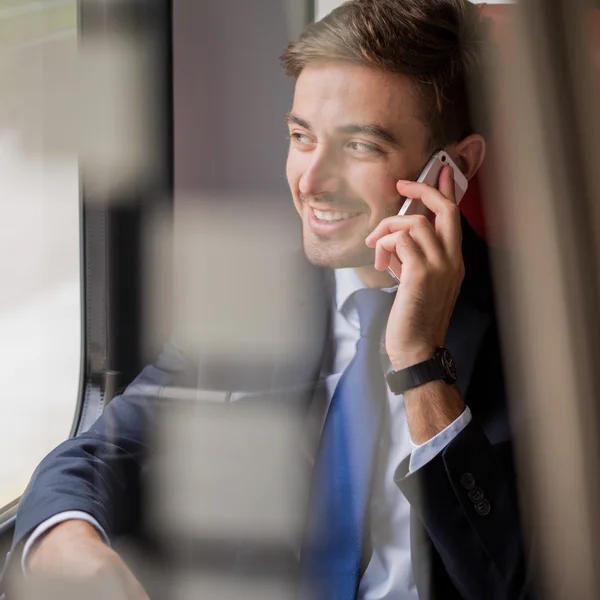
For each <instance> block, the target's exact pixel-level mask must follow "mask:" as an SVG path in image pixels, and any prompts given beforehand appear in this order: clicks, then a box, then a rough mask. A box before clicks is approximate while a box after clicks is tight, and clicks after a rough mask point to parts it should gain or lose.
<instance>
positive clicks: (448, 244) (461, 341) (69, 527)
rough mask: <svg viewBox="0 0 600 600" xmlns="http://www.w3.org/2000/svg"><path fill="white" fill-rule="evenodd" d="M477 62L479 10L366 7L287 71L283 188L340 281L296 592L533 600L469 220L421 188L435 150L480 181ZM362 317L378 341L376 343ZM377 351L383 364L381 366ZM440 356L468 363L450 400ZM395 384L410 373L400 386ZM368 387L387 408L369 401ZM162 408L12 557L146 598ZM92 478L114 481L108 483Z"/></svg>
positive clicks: (69, 474)
mask: <svg viewBox="0 0 600 600" xmlns="http://www.w3.org/2000/svg"><path fill="white" fill-rule="evenodd" d="M483 45H484V44H483V38H482V34H481V32H480V29H479V24H478V11H477V9H476V8H475V7H474V6H472V5H470V4H469V3H468V2H467V1H466V0H353V1H351V2H348V3H346V4H344V5H343V6H342V7H340V8H338V9H337V10H335V11H334V12H333V13H332V14H331V15H329V16H328V17H326V18H325V19H324V20H323V21H321V22H319V23H316V24H313V25H311V26H310V27H309V28H308V29H307V31H306V32H305V33H304V34H303V35H302V36H301V38H300V39H299V40H298V41H296V42H295V43H293V44H291V45H290V47H289V48H288V49H287V50H286V52H285V53H284V55H283V64H284V66H285V68H286V69H287V71H288V73H289V74H290V75H292V76H294V77H296V89H295V96H294V103H293V107H292V110H291V111H290V113H289V114H288V117H287V122H288V127H289V134H290V149H289V156H288V163H287V177H288V182H289V185H290V189H291V192H292V197H293V201H294V204H295V206H296V209H297V211H298V213H299V215H300V216H301V218H302V224H303V239H304V249H305V253H306V256H307V257H308V259H309V260H310V262H311V263H313V264H314V265H317V266H318V267H324V268H326V269H333V270H334V281H335V293H334V294H333V296H334V297H333V298H331V299H330V300H331V302H333V309H334V310H333V314H332V331H333V340H332V341H333V344H332V348H333V356H332V360H331V366H330V368H328V369H325V375H326V376H327V377H326V384H327V385H326V388H327V390H326V392H327V393H326V394H325V399H324V406H322V407H321V408H323V410H322V411H321V412H322V420H321V425H322V436H321V444H320V447H319V450H318V453H317V457H316V463H315V475H314V482H313V495H312V498H311V512H310V515H309V524H308V528H307V543H306V547H305V552H304V554H303V557H302V585H303V586H304V585H305V584H306V587H305V588H303V589H312V591H313V592H314V593H315V594H316V596H317V597H320V598H354V597H358V598H364V599H368V600H371V599H373V600H374V599H384V598H385V599H416V598H420V599H424V598H444V599H447V598H468V599H479V598H485V599H494V598H498V599H500V598H520V597H523V595H524V594H525V591H524V586H525V576H524V558H523V549H522V542H521V533H520V524H519V516H518V507H517V493H516V483H515V475H514V472H513V468H512V460H511V456H512V453H511V446H510V432H509V427H508V419H507V414H506V408H505V406H504V396H503V379H502V369H501V362H500V357H499V350H498V339H497V331H496V326H495V318H494V311H493V303H492V294H491V288H490V281H489V272H488V266H487V257H486V254H485V247H484V245H483V244H482V242H481V240H479V239H478V238H477V237H476V235H475V234H474V233H473V231H472V230H470V228H469V227H468V225H467V224H466V222H464V221H463V222H461V216H460V212H459V209H458V208H457V206H456V204H455V201H454V186H453V178H452V177H453V176H452V172H451V169H448V168H445V169H444V170H443V171H442V174H441V176H440V179H439V185H438V188H435V187H430V186H427V185H425V184H418V183H412V182H411V180H415V179H416V178H417V177H418V175H419V173H420V171H421V170H422V169H423V167H424V165H425V164H426V163H427V161H428V159H429V157H430V156H431V155H432V153H433V152H434V151H436V150H438V149H445V150H446V151H447V152H448V153H449V154H450V155H451V157H452V158H453V160H454V161H455V163H456V164H457V165H458V166H459V168H460V169H461V171H462V172H463V173H464V174H465V175H466V176H467V177H468V178H471V177H473V175H474V174H475V173H476V172H477V170H478V168H479V167H480V165H481V163H482V161H483V159H484V155H485V142H484V139H483V137H482V136H481V135H478V134H477V133H476V132H475V131H474V128H473V125H472V123H471V119H470V111H469V101H468V100H469V98H468V93H467V78H468V77H469V76H475V75H476V74H477V71H478V69H480V68H481V56H480V55H479V51H480V48H481V47H482V46H483ZM403 197H411V198H415V199H418V200H420V201H422V202H423V203H424V204H425V206H427V208H428V209H430V210H431V212H432V213H433V215H434V216H435V218H434V220H433V223H431V222H430V221H429V220H428V219H426V218H424V217H418V216H403V217H399V216H395V215H397V213H398V211H399V208H400V206H401V204H402V200H403ZM392 256H397V257H398V258H399V260H400V261H401V264H402V272H401V284H400V285H399V286H396V285H395V281H394V280H393V279H392V278H391V277H390V275H389V274H388V273H387V270H386V269H387V267H388V265H389V264H390V259H391V257H392ZM463 256H464V259H463ZM365 292H367V293H366V294H365ZM371 292H374V293H371ZM386 302H387V308H381V309H380V310H379V311H374V310H371V309H372V306H373V305H374V304H375V303H380V305H381V306H382V307H383V306H384V305H385V304H386ZM365 307H367V308H368V309H369V310H371V312H372V313H373V314H374V315H375V322H377V323H378V324H379V326H380V328H379V329H377V327H375V329H374V332H375V333H373V332H371V333H369V334H367V333H365V332H364V331H363V330H364V329H365V327H366V320H367V319H366V317H365V315H366V314H367V308H365ZM382 311H383V312H382ZM381 314H383V316H384V318H383V319H381ZM377 319H379V321H377ZM382 330H384V333H383V338H381V337H379V335H380V333H381V332H382ZM373 339H375V340H376V343H375V344H372V343H371V342H372V341H373ZM381 339H383V340H384V349H385V356H383V357H382V356H381V353H380V352H375V353H374V352H373V349H374V348H375V349H376V350H378V349H379V342H380V340H381ZM364 340H370V341H369V343H365V342H364ZM444 346H447V348H448V349H449V351H450V354H452V355H454V359H455V361H456V363H457V365H458V370H459V378H458V381H457V382H456V384H454V383H453V382H454V374H453V373H452V369H451V368H450V367H451V363H450V361H449V359H448V353H444V352H442V353H440V351H439V349H440V348H442V347H444ZM374 355H377V356H376V357H375V358H374ZM440 357H441V358H440ZM442 358H443V359H444V360H445V361H446V362H445V363H444V364H442ZM381 359H383V364H378V365H377V366H376V367H374V366H373V365H375V364H376V362H377V360H379V361H381ZM373 360H375V362H372V361H373ZM183 361H184V358H183V357H181V356H177V355H176V353H175V354H174V351H171V353H170V354H169V355H167V356H165V357H163V358H162V359H161V360H160V361H159V363H158V364H157V365H156V366H155V367H150V368H148V369H146V370H145V371H144V373H143V374H142V376H141V379H140V380H139V381H149V382H159V383H160V382H164V381H166V380H168V376H169V374H170V373H172V372H173V371H177V370H178V369H179V368H180V365H181V363H182V362H183ZM368 361H371V362H368ZM425 361H432V362H431V364H432V365H437V366H438V367H440V365H441V366H445V369H446V370H445V371H436V370H435V369H434V368H433V367H431V368H432V370H430V371H427V373H428V375H427V376H426V377H421V379H420V380H418V381H417V380H416V379H415V380H414V381H416V383H417V384H418V385H416V386H414V387H411V386H410V385H403V386H400V387H398V386H397V383H395V382H397V381H398V380H399V379H400V380H402V379H403V374H404V375H406V373H409V374H410V375H411V377H412V376H414V377H417V375H415V374H416V373H417V371H418V368H417V371H416V370H415V366H416V365H420V364H421V363H423V362H425ZM366 364H368V365H370V367H369V369H367V370H364V371H363V375H362V376H357V372H358V371H357V369H358V367H359V366H360V365H366ZM321 370H322V371H323V370H324V369H321ZM385 372H392V373H394V374H398V375H394V376H392V377H390V379H389V387H387V388H385V387H383V386H385V379H384V373H385ZM421 375H422V374H421ZM367 380H368V381H367ZM367 383H368V384H369V386H370V387H369V389H371V390H375V389H377V390H378V391H377V393H375V392H373V393H370V392H369V393H366V392H365V393H360V392H359V391H358V390H362V389H363V387H362V386H364V385H366V384H367ZM377 395H379V397H375V396H377ZM465 401H466V403H467V404H468V408H467V406H466V404H465ZM151 410H152V407H151V405H150V403H148V402H144V400H143V399H141V398H139V396H136V395H135V394H132V393H129V394H127V393H126V394H124V395H123V396H121V397H119V398H116V399H115V400H113V402H111V404H110V405H109V407H108V409H107V411H106V412H107V414H105V416H103V417H102V418H101V419H100V420H99V421H98V423H97V424H96V425H94V427H92V429H91V431H90V432H89V433H87V434H84V435H82V436H80V437H79V438H77V439H75V440H69V441H67V442H65V443H64V444H62V445H61V446H60V447H59V448H58V449H57V450H55V451H54V452H53V453H52V454H51V455H50V456H49V457H47V458H46V459H45V460H44V462H43V463H42V464H41V465H40V467H39V468H38V470H37V471H36V474H35V476H34V479H33V480H32V483H31V484H30V486H29V488H28V491H27V493H26V494H25V496H24V498H23V500H22V502H21V505H20V507H19V511H18V515H17V526H16V533H15V541H14V545H13V555H14V556H17V557H20V558H21V559H22V562H23V566H24V567H26V569H27V570H28V571H29V572H31V573H41V574H51V575H54V576H59V577H60V576H64V577H73V576H76V577H77V578H82V579H86V578H93V577H95V576H97V575H98V574H101V573H107V572H112V573H116V574H118V575H119V577H120V579H121V580H122V581H123V586H124V589H125V590H126V592H127V595H128V598H135V599H142V598H146V597H147V596H146V594H145V592H144V590H143V589H142V587H141V585H140V584H139V582H138V581H137V580H136V579H135V577H134V576H133V575H132V573H131V572H130V571H129V570H128V569H127V567H126V566H125V565H124V563H123V562H122V561H121V559H120V558H119V556H118V555H117V554H116V553H115V552H114V551H113V550H111V548H110V547H109V545H108V544H107V542H108V541H109V539H110V538H112V537H113V536H114V535H116V534H118V533H123V532H125V531H127V528H128V519H129V518H130V516H131V514H132V512H133V511H134V508H133V505H134V503H135V502H136V501H139V477H140V471H141V469H142V468H143V465H144V464H145V463H144V460H145V457H146V447H145V445H144V443H143V439H144V428H145V427H147V426H148V420H149V418H150V417H149V413H151ZM360 411H362V412H360ZM317 412H318V411H317ZM109 423H110V425H109ZM344 427H345V428H346V429H343V428H344ZM340 428H342V429H340ZM346 439H348V440H349V442H348V443H347V444H345V442H344V440H346ZM340 440H342V442H344V443H342V442H340ZM376 442H377V443H376ZM107 448H108V449H109V450H110V452H103V450H106V449H107ZM114 456H117V458H118V460H119V461H120V462H119V468H118V469H114V468H112V467H113V466H114V465H112V463H110V461H111V460H112V458H111V457H114ZM347 457H350V458H349V459H348V460H346V461H345V462H344V459H346V458H347ZM342 463H343V464H342ZM99 464H100V466H101V467H106V466H107V465H108V468H105V470H104V471H103V473H104V475H103V477H102V478H98V477H97V469H98V468H99ZM348 465H349V468H348ZM340 497H341V498H342V500H344V501H345V502H339V500H340ZM349 506H351V508H352V510H349V509H348V507H349ZM323 525H324V527H323ZM324 528H326V529H327V535H326V536H325V539H320V535H319V534H320V533H322V531H323V529H324ZM13 558H14V557H13Z"/></svg>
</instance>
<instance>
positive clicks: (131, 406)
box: [10, 345, 189, 564]
mask: <svg viewBox="0 0 600 600" xmlns="http://www.w3.org/2000/svg"><path fill="white" fill-rule="evenodd" d="M188 366H189V363H188V362H187V359H186V357H185V356H184V355H183V353H181V352H179V351H178V350H176V349H175V348H174V347H173V346H170V345H167V346H166V348H165V351H164V352H163V353H162V354H161V356H160V357H159V359H158V361H157V362H156V364H155V365H152V366H148V367H146V368H145V369H144V370H143V371H142V372H141V373H140V375H139V376H138V377H137V378H136V379H135V380H134V381H133V383H132V384H131V385H130V386H129V387H128V388H127V389H126V390H125V392H124V393H123V394H122V395H120V396H117V397H115V398H114V399H113V400H112V401H111V402H110V403H109V404H108V405H107V406H106V408H105V410H104V412H103V414H102V416H101V417H100V418H99V419H98V420H97V421H96V422H95V423H94V424H93V425H92V427H91V428H90V429H89V430H88V431H86V432H84V433H81V434H80V435H78V436H77V437H75V438H72V439H69V440H67V441H65V442H63V443H62V444H60V445H59V446H58V447H57V448H55V449H54V450H53V451H52V452H50V454H48V455H47V456H46V457H45V458H44V460H43V461H42V462H41V463H40V465H39V466H38V467H37V469H36V470H35V472H34V474H33V476H32V478H31V481H30V483H29V485H28V487H27V490H26V491H25V493H24V495H23V497H22V498H21V501H20V503H19V506H18V509H17V518H16V524H15V533H14V538H13V543H12V548H11V552H10V563H11V564H16V563H18V562H20V558H19V557H20V554H21V553H22V551H23V546H24V544H25V542H26V541H27V538H28V537H29V536H30V535H31V533H32V532H33V531H34V530H35V529H36V528H37V527H38V526H39V525H40V524H41V523H43V522H44V521H46V520H47V519H50V518H51V517H53V516H54V515H57V514H58V513H62V512H65V511H82V512H85V513H87V514H89V515H91V516H92V517H93V518H94V519H95V520H96V521H97V522H98V523H99V525H100V526H101V527H102V529H103V530H104V531H105V532H106V533H107V534H108V536H109V537H112V536H114V535H118V534H121V533H124V532H126V531H128V530H130V528H131V524H132V523H135V522H136V519H137V517H138V512H139V511H138V507H139V500H140V483H141V480H140V476H141V473H142V469H143V468H144V465H145V461H146V459H147V457H148V453H147V437H148V433H149V429H150V427H151V423H152V420H153V418H154V416H153V413H154V409H153V406H154V403H155V399H156V398H157V397H158V395H159V393H160V389H161V387H162V386H165V385H169V384H171V383H172V382H173V380H174V379H175V377H176V376H177V375H178V374H179V373H181V372H182V371H184V370H185V369H186V368H187V367H188Z"/></svg>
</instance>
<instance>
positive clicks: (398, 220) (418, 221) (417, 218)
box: [365, 215, 435, 248]
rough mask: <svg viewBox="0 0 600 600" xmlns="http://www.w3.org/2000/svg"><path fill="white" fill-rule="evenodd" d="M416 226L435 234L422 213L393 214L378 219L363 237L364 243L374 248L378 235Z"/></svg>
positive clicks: (406, 229) (381, 235)
mask: <svg viewBox="0 0 600 600" xmlns="http://www.w3.org/2000/svg"><path fill="white" fill-rule="evenodd" d="M417 226H418V227H426V228H428V229H429V230H430V231H431V233H432V234H433V235H435V231H434V229H433V225H432V224H431V223H430V221H429V219H428V218H427V217H425V216H424V215H395V216H393V217H387V218H386V219H383V221H380V222H379V223H378V224H377V227H375V229H373V231H372V232H371V233H370V234H369V235H368V236H367V237H366V238H365V243H366V244H367V246H369V247H370V248H374V247H375V244H376V243H377V240H378V239H379V238H380V237H383V236H384V235H388V234H390V233H394V232H396V231H408V230H410V229H412V228H413V227H417Z"/></svg>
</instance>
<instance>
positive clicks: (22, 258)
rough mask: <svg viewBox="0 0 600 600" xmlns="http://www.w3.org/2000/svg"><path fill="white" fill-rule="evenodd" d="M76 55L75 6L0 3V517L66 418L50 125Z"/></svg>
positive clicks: (67, 347)
mask: <svg viewBox="0 0 600 600" xmlns="http://www.w3.org/2000/svg"><path fill="white" fill-rule="evenodd" d="M76 56H77V2H76V0H45V1H44V2H35V1H34V0H0V182H1V184H0V214H2V218H1V219H0V281H1V282H2V292H1V293H0V365H1V367H2V377H1V378H0V398H2V401H0V509H1V508H2V507H3V506H5V505H7V504H8V503H10V502H11V501H13V500H14V499H15V498H17V497H18V496H19V495H20V494H21V493H22V492H23V490H24V488H25V486H26V485H27V482H28V480H29V478H30V477H31V474H32V472H33V470H34V468H35V467H36V465H37V464H38V463H39V462H40V460H41V459H42V458H43V456H44V455H45V454H46V453H47V452H49V451H50V450H51V449H52V448H53V447H55V446H56V445H57V444H58V443H59V442H60V441H62V440H64V439H65V438H67V437H68V436H69V433H70V431H71V428H72V425H73V420H74V416H75V413H76V406H77V399H78V388H79V378H80V377H79V374H80V360H81V358H80V354H81V299H80V208H79V176H78V162H77V156H76V152H75V151H74V149H73V148H69V144H68V143H66V142H67V139H66V136H64V135H63V134H64V132H63V131H61V128H60V127H59V126H57V123H59V122H61V121H60V120H57V119H55V118H54V117H55V116H57V115H56V114H55V111H56V109H57V108H59V107H60V106H61V105H62V104H64V102H63V100H64V99H65V97H66V95H67V94H69V86H68V85H67V78H68V77H69V74H70V73H72V68H73V66H74V65H75V59H76ZM62 122H64V120H63V121H62Z"/></svg>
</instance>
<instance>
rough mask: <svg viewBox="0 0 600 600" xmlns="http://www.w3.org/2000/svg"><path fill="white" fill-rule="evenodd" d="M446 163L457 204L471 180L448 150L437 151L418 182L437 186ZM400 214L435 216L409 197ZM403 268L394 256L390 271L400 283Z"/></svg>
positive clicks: (431, 218) (420, 202) (422, 204)
mask: <svg viewBox="0 0 600 600" xmlns="http://www.w3.org/2000/svg"><path fill="white" fill-rule="evenodd" d="M446 165H450V166H451V167H452V169H453V171H454V197H455V198H456V204H460V201H461V200H462V199H463V196H464V195H465V192H466V191H467V188H468V187H469V182H468V181H467V178H466V177H465V176H464V175H463V173H462V171H461V170H460V169H459V168H458V166H457V165H456V163H455V162H454V161H453V160H452V159H451V158H450V156H449V155H448V153H447V152H444V151H443V150H440V151H439V152H436V153H435V154H434V155H433V156H432V157H431V158H430V159H429V162H428V163H427V164H426V165H425V168H424V169H423V170H422V171H421V174H420V175H419V178H418V179H417V182H418V183H426V184H427V185H430V186H432V187H436V188H437V186H438V181H439V178H440V173H441V171H442V169H443V168H444V167H445V166H446ZM398 214H399V215H424V216H426V217H427V218H428V219H430V220H433V216H434V215H433V213H432V212H431V211H430V210H429V209H428V208H427V207H426V206H425V204H424V203H423V202H422V201H421V200H416V199H413V198H407V199H406V200H405V201H404V204H403V205H402V208H401V209H400V212H399V213H398ZM401 270H402V269H401V264H400V261H399V260H398V258H396V256H392V260H391V261H390V266H389V267H388V273H389V274H390V275H391V276H392V277H393V278H394V279H395V280H396V281H397V282H398V283H400V272H401Z"/></svg>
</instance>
